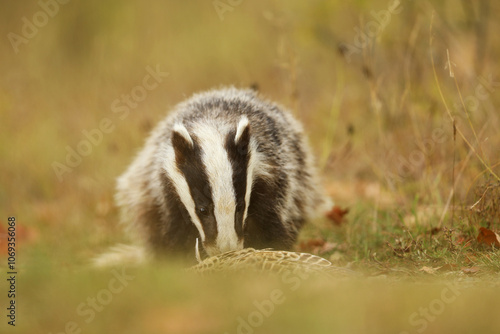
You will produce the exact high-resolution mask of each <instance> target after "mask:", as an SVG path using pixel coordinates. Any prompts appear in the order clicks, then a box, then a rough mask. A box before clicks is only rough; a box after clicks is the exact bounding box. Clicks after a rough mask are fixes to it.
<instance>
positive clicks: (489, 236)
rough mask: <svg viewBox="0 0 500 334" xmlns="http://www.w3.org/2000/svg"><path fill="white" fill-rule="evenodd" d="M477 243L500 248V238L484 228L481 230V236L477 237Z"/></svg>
mask: <svg viewBox="0 0 500 334" xmlns="http://www.w3.org/2000/svg"><path fill="white" fill-rule="evenodd" d="M477 242H479V243H483V244H486V245H488V246H491V245H493V246H495V247H498V248H500V236H499V235H498V234H497V233H495V232H493V231H492V230H489V229H487V228H484V227H480V228H479V234H478V236H477Z"/></svg>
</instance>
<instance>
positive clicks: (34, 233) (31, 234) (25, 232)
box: [0, 224, 39, 256]
mask: <svg viewBox="0 0 500 334" xmlns="http://www.w3.org/2000/svg"><path fill="white" fill-rule="evenodd" d="M8 237H9V231H8V229H7V228H6V227H4V226H3V225H0V256H7V255H8V247H7V245H8ZM15 238H16V240H15V241H16V247H17V248H19V247H20V246H21V247H22V246H24V245H25V244H31V243H33V242H35V241H36V240H38V238H39V234H38V230H37V229H35V228H33V227H27V226H23V225H19V224H16V236H15Z"/></svg>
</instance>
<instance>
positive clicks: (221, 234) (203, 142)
mask: <svg viewBox="0 0 500 334" xmlns="http://www.w3.org/2000/svg"><path fill="white" fill-rule="evenodd" d="M193 133H194V135H195V136H196V137H197V138H198V140H199V143H200V146H201V150H202V152H203V154H202V159H203V164H204V165H205V168H206V173H207V176H208V180H209V182H210V187H211V188H212V200H213V202H214V215H215V219H216V221H217V232H218V233H217V239H216V244H217V247H218V248H219V250H220V251H222V252H224V251H226V250H233V249H237V248H238V236H237V235H236V230H235V226H234V214H235V210H236V199H235V193H234V186H233V177H232V176H233V167H232V165H231V162H230V161H229V156H228V154H227V151H226V150H225V149H224V141H225V136H226V132H224V131H223V133H221V131H219V130H217V129H216V128H215V127H213V126H211V125H210V124H203V125H200V126H198V127H195V128H194V129H193Z"/></svg>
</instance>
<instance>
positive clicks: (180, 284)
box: [0, 0, 500, 333]
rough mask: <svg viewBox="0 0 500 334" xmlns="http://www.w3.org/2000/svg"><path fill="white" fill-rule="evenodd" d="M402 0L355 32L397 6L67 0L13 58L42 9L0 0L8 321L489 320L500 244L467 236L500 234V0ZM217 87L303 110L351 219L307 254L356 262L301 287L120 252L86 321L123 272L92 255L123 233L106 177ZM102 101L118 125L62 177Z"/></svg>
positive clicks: (269, 323)
mask: <svg viewBox="0 0 500 334" xmlns="http://www.w3.org/2000/svg"><path fill="white" fill-rule="evenodd" d="M400 3H401V4H400V10H397V12H394V13H392V14H391V15H390V16H387V20H386V21H385V23H384V24H383V26H378V27H379V28H378V29H377V33H376V34H375V35H373V34H372V35H371V36H368V37H369V38H365V37H363V36H362V35H359V32H360V31H365V33H367V31H368V30H366V29H367V27H370V25H371V27H374V25H375V24H376V22H377V19H376V18H375V16H377V17H378V18H379V20H381V19H380V18H381V16H380V15H382V13H387V12H383V11H385V10H388V8H389V4H388V2H386V1H378V0H377V1H370V2H368V1H351V2H347V3H346V2H341V1H315V2H303V1H281V0H273V1H243V2H241V4H239V5H235V6H233V7H232V10H229V11H226V12H224V13H223V14H222V15H223V20H221V19H220V16H219V15H218V14H217V11H216V10H215V9H214V7H213V3H212V2H211V1H191V2H174V1H168V2H162V3H160V2H154V1H147V2H142V3H140V4H139V3H136V2H133V1H107V2H105V3H102V2H99V1H94V0H91V1H85V2H69V3H68V4H65V5H60V7H59V12H58V13H57V14H56V15H55V16H54V17H53V18H50V19H49V20H48V22H47V24H46V25H44V26H42V27H39V28H38V32H37V33H36V34H35V36H33V37H30V38H28V39H27V43H24V44H20V45H18V52H17V53H16V52H15V51H14V49H13V47H12V45H11V43H10V42H9V39H8V38H7V36H8V34H9V33H10V32H13V33H16V34H18V35H20V34H22V26H23V20H22V18H23V17H26V18H27V19H28V20H30V21H32V19H33V15H35V14H36V13H37V12H38V11H40V5H39V4H38V3H37V2H27V3H10V2H9V3H2V4H1V5H0V7H1V8H0V18H1V20H0V22H1V23H0V35H1V36H5V37H6V38H3V39H2V42H1V43H2V48H3V49H2V50H3V51H4V52H2V53H1V54H0V68H1V70H2V72H1V73H2V76H1V78H0V124H1V129H2V131H0V152H1V156H2V165H1V166H0V183H1V184H2V187H0V203H1V206H0V214H1V217H3V218H2V221H3V222H5V223H6V222H7V221H6V220H7V217H9V216H15V217H16V219H17V222H18V230H17V232H18V266H19V267H18V271H19V274H18V299H17V301H18V306H19V307H18V309H17V310H18V313H17V316H18V318H17V321H18V325H17V326H16V327H15V328H12V327H10V326H7V324H6V321H5V318H4V316H2V319H4V320H2V322H1V323H0V331H1V332H2V333H4V332H9V333H10V332H12V333H33V332H45V333H60V332H67V333H70V332H75V333H76V332H78V330H76V329H75V328H73V326H76V325H77V326H78V328H80V329H81V330H82V333H83V332H94V333H101V332H103V333H104V332H122V333H137V332H141V333H165V332H168V333H226V332H227V333H233V332H238V326H243V327H245V326H244V325H242V321H243V320H244V321H246V322H247V323H248V321H249V317H250V318H251V317H252V316H253V317H254V318H253V321H254V323H255V324H259V326H253V327H252V326H251V328H246V329H245V328H243V327H241V328H240V330H241V331H240V332H245V330H246V332H247V333H250V332H255V333H277V332H287V333H302V332H305V331H308V332H315V333H327V332H328V333H330V332H335V331H337V332H342V333H393V332H394V333H401V332H409V333H415V332H417V333H422V332H425V333H443V332H451V331H453V332H458V333H461V332H463V333H469V332H486V333H493V332H497V331H498V328H499V326H500V324H499V323H498V320H497V319H498V317H497V315H496V312H497V310H498V300H499V295H498V273H499V272H500V258H499V257H500V255H499V252H498V250H497V249H495V248H492V247H490V246H487V245H484V244H480V243H478V242H477V240H476V237H477V236H478V233H479V228H480V227H484V228H488V229H491V230H494V231H498V230H499V229H500V227H499V226H500V202H499V198H500V185H499V179H498V175H500V161H499V160H498V159H499V154H498V153H499V150H498V148H499V147H500V117H499V114H498V111H497V107H498V105H500V100H499V94H498V90H499V84H498V76H499V70H498V65H497V63H498V61H497V59H498V56H499V55H500V43H498V36H496V35H495V34H494V31H497V30H498V28H499V27H498V25H499V23H498V22H497V20H495V17H497V15H496V14H498V13H499V10H500V7H499V6H498V4H496V3H495V2H493V1H488V0H484V1H479V2H474V3H472V4H468V3H465V2H461V3H460V4H456V3H455V2H452V1H441V2H439V3H437V2H431V1H421V2H415V1H404V0H403V1H401V2H400ZM373 13H375V14H373ZM374 15H375V16H374ZM373 22H375V23H373ZM157 65H158V66H159V68H160V69H161V71H165V72H168V73H169V74H168V76H167V77H165V78H164V79H163V80H162V81H161V82H160V83H159V84H158V87H157V88H155V89H153V90H150V91H149V90H148V91H147V96H146V97H145V98H144V100H142V101H138V102H137V105H135V106H134V107H129V112H128V114H127V115H126V117H123V118H120V115H123V114H122V113H116V112H114V109H113V107H112V104H113V102H114V101H115V100H116V99H118V100H120V99H122V98H123V95H126V94H128V95H130V94H131V93H132V92H133V90H134V88H135V87H136V86H138V85H141V84H142V82H143V79H144V77H145V76H146V75H147V74H148V71H147V69H146V68H147V67H148V66H150V67H152V68H155V67H156V66H157ZM223 85H236V86H238V87H249V86H252V85H253V86H257V87H258V88H259V91H260V92H261V93H262V94H263V95H264V96H266V97H268V98H270V99H272V100H276V101H278V102H280V103H281V104H283V105H285V106H286V107H287V108H289V109H290V110H291V111H292V112H293V113H294V114H295V115H296V117H297V118H299V119H300V120H301V121H302V123H303V124H304V127H305V130H306V132H307V133H308V135H309V138H310V142H311V146H312V147H313V149H314V151H315V153H316V156H317V162H318V167H319V169H320V171H321V174H322V176H323V178H324V185H325V188H326V190H327V192H328V193H329V194H330V195H331V197H332V198H333V199H334V200H335V202H336V204H337V205H339V206H340V207H341V208H349V210H350V211H349V213H348V214H347V215H346V220H345V222H344V223H343V224H341V225H340V226H337V225H334V224H332V223H331V222H330V221H328V220H327V219H318V220H317V221H314V222H310V223H309V224H308V225H307V226H306V227H305V228H304V230H303V231H302V233H301V236H300V240H299V242H298V244H297V249H298V250H307V251H311V252H317V253H319V254H320V255H321V256H324V257H326V258H328V259H330V260H331V261H332V262H334V263H335V264H337V265H342V266H349V267H350V268H352V269H354V270H355V271H357V272H360V273H362V275H361V277H357V278H352V279H340V278H339V279H332V280H322V279H319V278H313V277H311V278H307V279H304V278H300V277H299V278H295V280H294V281H293V282H295V283H296V284H298V285H297V286H296V284H293V282H287V281H284V280H283V278H282V277H253V276H249V277H243V278H242V277H232V276H231V275H229V276H225V277H214V278H201V277H196V276H193V275H191V274H188V273H185V272H184V271H182V264H179V263H169V264H164V263H161V264H156V263H155V264H150V265H146V266H143V267H140V268H136V269H132V268H128V269H127V270H126V271H127V273H129V275H132V276H133V277H134V278H133V279H132V280H130V281H127V285H126V286H125V287H124V288H123V290H121V291H120V292H119V293H112V294H111V296H112V299H111V300H110V301H109V303H107V304H106V305H101V306H103V308H102V311H99V312H97V311H96V313H95V317H94V318H93V319H92V320H91V321H89V322H88V323H87V322H86V321H85V320H87V319H89V317H90V313H89V312H90V311H89V309H88V308H86V306H85V305H86V304H85V303H87V302H88V299H87V298H94V297H95V298H97V296H98V295H99V294H100V295H99V296H100V299H101V301H102V300H104V301H107V299H106V297H109V291H111V290H110V287H109V284H110V282H111V281H112V280H113V278H114V277H115V276H114V274H113V273H112V272H111V270H107V271H106V270H105V271H96V270H93V269H90V268H89V266H88V262H89V259H91V258H92V257H93V256H96V255H98V254H100V253H101V252H103V251H104V250H106V249H107V247H109V246H111V245H113V244H115V243H117V242H128V239H127V237H126V236H125V235H124V234H123V232H122V229H121V226H119V224H118V222H117V221H118V212H117V209H116V208H115V207H114V204H113V194H114V185H115V179H116V177H117V176H118V175H120V173H122V172H123V171H124V169H125V168H126V166H127V165H128V163H130V161H131V159H132V157H133V155H134V154H135V152H137V150H138V149H139V148H140V146H141V145H142V143H143V140H144V138H145V136H146V135H147V133H148V132H149V131H150V130H151V128H152V127H153V126H154V125H155V124H156V122H158V120H160V119H161V118H162V117H164V115H165V114H166V112H167V111H168V110H169V109H170V108H171V107H172V106H173V105H175V104H176V103H178V102H180V101H182V100H183V99H185V98H186V97H187V96H189V95H190V94H192V93H193V92H196V91H199V90H204V89H209V88H212V87H218V86H223ZM122 106H123V104H122ZM105 118H107V119H109V120H110V121H111V122H112V125H113V126H114V127H113V130H112V131H110V132H109V133H103V137H102V140H100V142H99V143H98V144H95V145H92V146H91V149H90V150H91V152H90V153H89V154H88V155H87V156H83V157H82V159H81V162H80V163H79V164H77V166H75V167H72V168H71V171H69V172H67V173H64V174H63V175H62V181H59V179H58V177H57V175H56V173H55V172H54V169H53V163H54V162H55V161H56V162H60V163H65V161H66V155H67V154H68V147H69V149H75V150H76V149H78V145H83V144H81V143H82V142H83V141H85V140H86V137H85V135H84V133H83V132H82V131H84V130H86V131H92V130H95V129H98V128H99V124H100V123H101V121H102V120H103V119H105ZM5 226H7V225H4V224H3V223H2V228H3V227H5ZM311 240H312V241H314V242H315V243H316V244H320V245H321V244H324V243H328V247H325V248H321V247H322V246H321V247H320V248H314V247H310V245H308V242H311ZM301 245H302V246H301ZM2 248H3V244H2ZM0 254H1V255H0V260H1V267H2V271H3V272H6V268H5V263H6V256H5V252H4V250H3V249H2V250H0ZM118 270H121V268H118ZM0 282H1V283H0V291H2V292H1V296H2V297H1V298H0V301H1V306H2V309H4V305H5V303H4V302H5V301H7V299H6V297H5V293H4V292H5V291H7V288H8V287H7V285H6V280H4V279H2V280H0ZM294 287H297V288H296V289H292V288H294ZM450 287H451V288H450ZM276 289H278V290H280V291H282V292H283V295H282V296H281V297H282V298H277V301H278V302H274V303H273V310H272V312H271V311H269V309H265V310H264V312H262V311H259V309H258V307H257V306H256V304H255V303H257V304H258V305H261V304H262V303H263V301H265V300H270V299H271V296H274V295H273V294H272V292H273V291H274V290H276ZM453 289H455V290H453ZM108 290H109V291H108ZM103 291H104V292H103ZM457 291H458V292H457ZM103 298H104V299H103ZM283 298H284V300H283ZM98 299H99V298H98ZM280 301H281V302H280ZM82 303H84V306H83V308H82V309H80V310H81V311H82V312H83V313H84V315H81V314H79V313H78V311H77V309H78V307H79V306H80V305H81V304H82ZM263 305H267V306H268V307H269V308H270V307H271V306H269V305H270V304H269V303H266V302H264V304H263ZM98 306H99V305H98ZM98 308H99V309H100V307H98ZM426 309H427V310H428V313H425V312H426ZM85 311H87V313H85ZM257 311H258V312H257ZM82 312H80V313H82ZM256 312H257V313H256ZM259 312H260V313H259ZM264 313H265V314H264ZM259 314H260V315H259ZM266 314H269V316H267V315H266ZM259 317H261V318H262V321H260V320H259V319H260V318H259ZM242 319H243V320H242ZM250 321H252V318H251V319H250ZM71 322H75V323H76V325H74V324H72V323H71ZM67 326H68V327H67Z"/></svg>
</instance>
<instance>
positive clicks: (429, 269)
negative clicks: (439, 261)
mask: <svg viewBox="0 0 500 334" xmlns="http://www.w3.org/2000/svg"><path fill="white" fill-rule="evenodd" d="M440 268H441V267H437V268H432V267H426V266H423V267H422V268H420V271H423V272H424V273H427V274H432V275H434V274H435V273H436V271H438V270H439V269H440Z"/></svg>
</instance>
